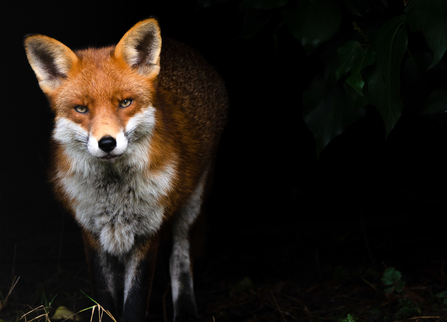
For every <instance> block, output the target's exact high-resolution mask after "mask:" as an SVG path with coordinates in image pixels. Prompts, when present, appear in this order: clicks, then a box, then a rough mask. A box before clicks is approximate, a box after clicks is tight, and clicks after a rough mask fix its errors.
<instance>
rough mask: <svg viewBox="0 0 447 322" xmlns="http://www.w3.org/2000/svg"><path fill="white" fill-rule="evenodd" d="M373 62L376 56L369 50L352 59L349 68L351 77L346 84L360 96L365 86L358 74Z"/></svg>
mask: <svg viewBox="0 0 447 322" xmlns="http://www.w3.org/2000/svg"><path fill="white" fill-rule="evenodd" d="M375 60H376V55H375V53H374V52H373V51H372V50H370V49H366V50H363V51H362V52H361V53H360V55H357V56H356V57H354V61H353V62H352V67H351V75H350V76H349V77H348V78H347V79H346V83H348V84H349V85H350V86H351V87H352V88H353V89H355V90H356V91H357V93H359V94H360V95H363V86H364V85H365V82H364V80H363V78H362V75H361V74H360V72H361V71H362V70H363V69H364V68H365V67H366V66H369V65H372V64H373V63H374V62H375Z"/></svg>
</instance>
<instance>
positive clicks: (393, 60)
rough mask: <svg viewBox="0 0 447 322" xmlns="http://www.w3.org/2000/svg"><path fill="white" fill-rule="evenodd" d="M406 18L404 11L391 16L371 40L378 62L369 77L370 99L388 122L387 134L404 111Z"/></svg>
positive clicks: (386, 122)
mask: <svg viewBox="0 0 447 322" xmlns="http://www.w3.org/2000/svg"><path fill="white" fill-rule="evenodd" d="M405 22H406V17H405V15H400V16H397V17H395V18H393V19H391V20H390V21H388V22H386V23H385V24H384V25H383V26H382V27H381V28H380V29H379V30H377V31H376V32H375V34H374V37H373V40H372V49H373V50H374V52H375V53H376V63H375V64H374V66H373V71H372V74H371V76H370V77H369V79H368V90H369V94H370V101H371V103H372V104H373V105H374V106H375V107H376V108H377V109H378V111H379V112H380V115H381V116H382V119H383V121H384V123H385V129H386V136H388V134H389V133H390V132H391V130H392V129H393V128H394V126H395V125H396V123H397V121H398V120H399V118H400V116H401V114H402V100H401V98H400V95H399V89H400V70H401V62H402V57H403V56H404V54H405V51H406V49H407V33H406V28H405V25H406V24H405Z"/></svg>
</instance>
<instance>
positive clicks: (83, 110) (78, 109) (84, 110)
mask: <svg viewBox="0 0 447 322" xmlns="http://www.w3.org/2000/svg"><path fill="white" fill-rule="evenodd" d="M74 109H75V111H76V112H78V113H81V114H85V113H87V112H88V108H87V106H82V105H78V106H76V107H75V108H74Z"/></svg>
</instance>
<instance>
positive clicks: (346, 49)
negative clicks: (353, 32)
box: [335, 40, 363, 80]
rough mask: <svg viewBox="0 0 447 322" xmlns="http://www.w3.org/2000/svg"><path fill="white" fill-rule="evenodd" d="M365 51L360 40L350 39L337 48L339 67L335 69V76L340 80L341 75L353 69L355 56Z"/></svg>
mask: <svg viewBox="0 0 447 322" xmlns="http://www.w3.org/2000/svg"><path fill="white" fill-rule="evenodd" d="M362 52H363V49H362V46H361V45H360V43H359V42H358V41H354V40H350V41H347V42H346V43H344V44H343V45H342V46H340V47H338V49H337V57H338V67H337V70H336V71H335V77H336V79H337V80H338V79H339V78H340V76H341V75H343V74H344V73H347V72H349V71H350V70H351V66H352V62H353V61H354V59H355V57H357V56H359V55H360V54H361V53H362Z"/></svg>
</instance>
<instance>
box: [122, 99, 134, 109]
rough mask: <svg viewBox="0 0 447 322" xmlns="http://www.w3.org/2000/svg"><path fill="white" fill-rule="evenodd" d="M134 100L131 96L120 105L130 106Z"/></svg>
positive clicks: (123, 106)
mask: <svg viewBox="0 0 447 322" xmlns="http://www.w3.org/2000/svg"><path fill="white" fill-rule="evenodd" d="M132 102H133V100H131V99H130V98H128V99H125V100H124V101H122V102H121V103H120V107H121V108H125V107H129V106H130V105H131V104H132Z"/></svg>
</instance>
